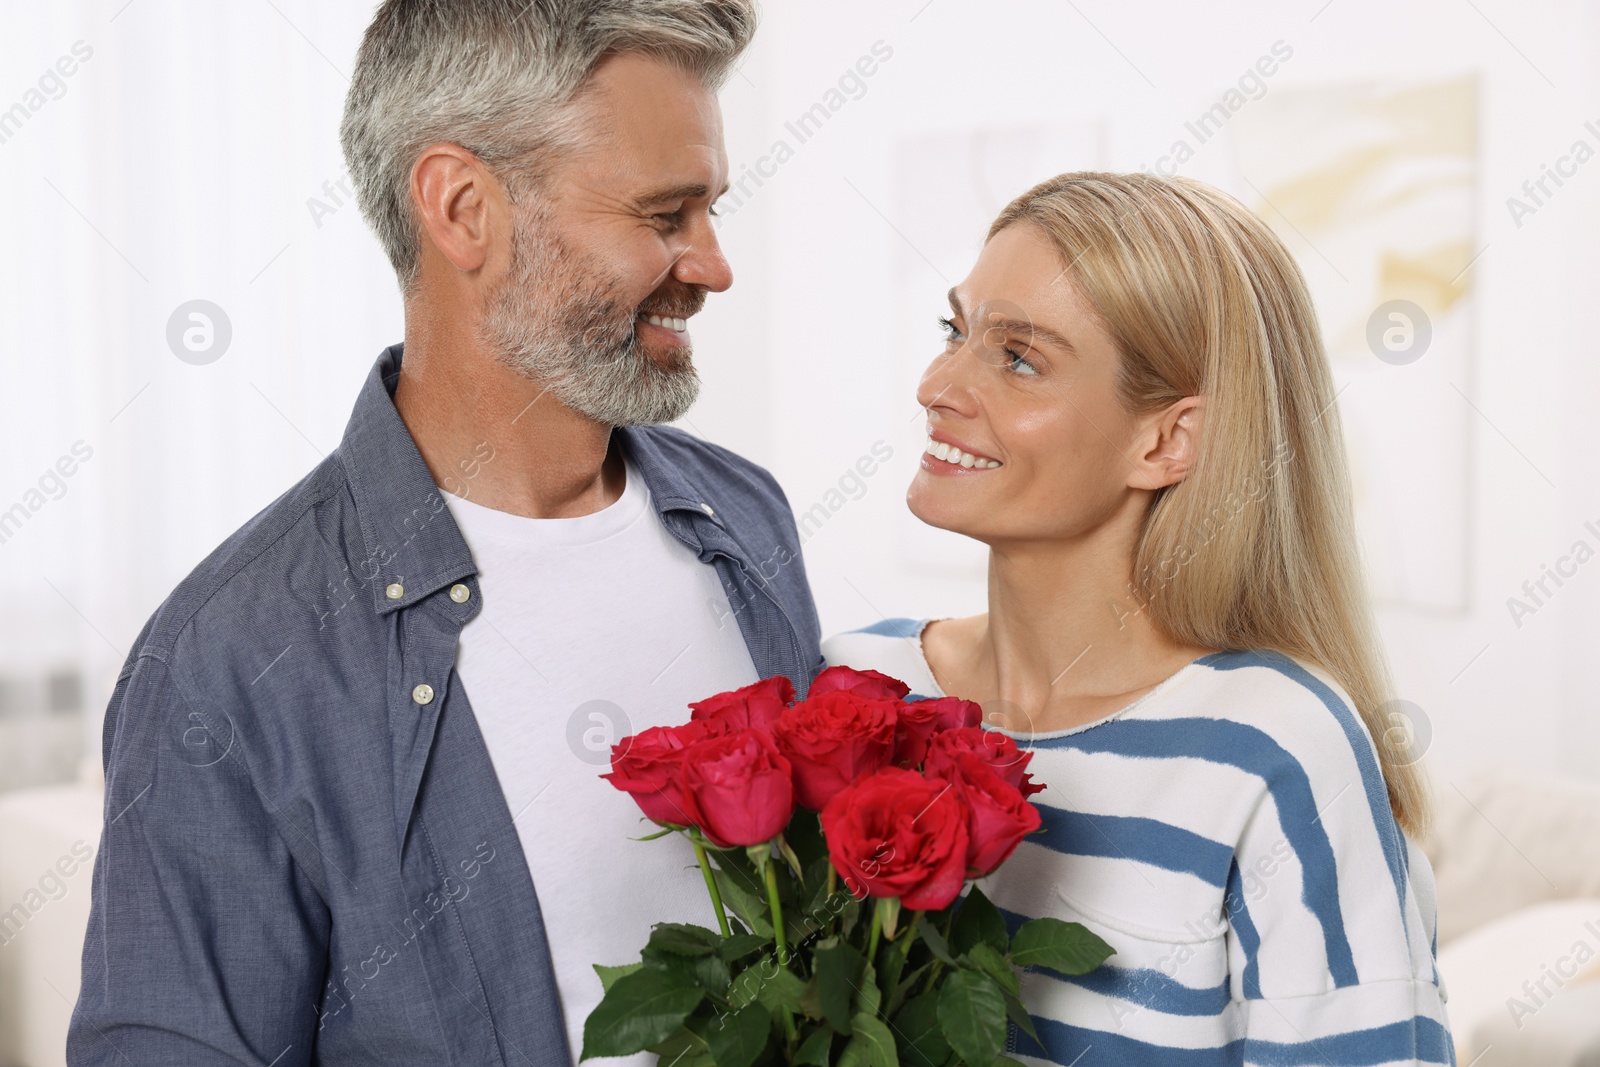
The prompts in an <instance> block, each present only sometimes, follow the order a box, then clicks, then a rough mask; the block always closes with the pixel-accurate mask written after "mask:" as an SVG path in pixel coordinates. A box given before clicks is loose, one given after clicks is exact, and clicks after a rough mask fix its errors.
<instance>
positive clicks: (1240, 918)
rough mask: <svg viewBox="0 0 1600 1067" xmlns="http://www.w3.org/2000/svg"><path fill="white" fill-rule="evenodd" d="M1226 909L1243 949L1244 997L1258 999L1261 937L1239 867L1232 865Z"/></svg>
mask: <svg viewBox="0 0 1600 1067" xmlns="http://www.w3.org/2000/svg"><path fill="white" fill-rule="evenodd" d="M1224 903H1225V904H1226V906H1227V909H1228V922H1229V923H1231V924H1232V925H1233V932H1234V933H1235V934H1236V935H1238V938H1239V947H1240V948H1242V949H1244V960H1245V963H1244V975H1243V982H1244V995H1245V996H1246V997H1259V996H1260V995H1261V959H1260V953H1261V935H1260V934H1259V933H1257V932H1256V924H1255V922H1254V920H1252V919H1251V918H1250V907H1249V905H1248V904H1246V903H1245V899H1244V881H1243V879H1241V878H1240V877H1239V865H1238V864H1237V863H1235V864H1233V866H1232V868H1231V869H1230V870H1229V871H1228V895H1227V897H1226V898H1225V900H1224Z"/></svg>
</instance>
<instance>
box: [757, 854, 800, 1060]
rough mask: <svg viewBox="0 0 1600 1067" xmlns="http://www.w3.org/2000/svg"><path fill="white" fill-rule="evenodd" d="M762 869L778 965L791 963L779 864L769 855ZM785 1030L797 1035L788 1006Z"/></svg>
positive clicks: (792, 1035) (784, 1011)
mask: <svg viewBox="0 0 1600 1067" xmlns="http://www.w3.org/2000/svg"><path fill="white" fill-rule="evenodd" d="M761 866H762V870H763V872H764V873H765V874H766V876H767V906H768V907H769V908H771V909H772V939H773V940H774V941H775V942H777V945H778V966H780V967H787V966H788V965H789V948H788V946H787V944H785V942H784V937H783V905H782V904H781V903H779V902H778V869H777V868H778V865H777V864H776V863H774V862H773V861H772V858H771V857H770V856H769V857H768V858H767V862H766V863H763V864H762V865H761ZM783 1032H784V1033H785V1034H787V1035H788V1037H789V1040H790V1041H791V1042H792V1041H794V1039H795V1037H796V1036H797V1034H796V1032H795V1028H794V1015H793V1013H791V1012H790V1011H789V1009H788V1008H787V1007H785V1008H784V1009H783Z"/></svg>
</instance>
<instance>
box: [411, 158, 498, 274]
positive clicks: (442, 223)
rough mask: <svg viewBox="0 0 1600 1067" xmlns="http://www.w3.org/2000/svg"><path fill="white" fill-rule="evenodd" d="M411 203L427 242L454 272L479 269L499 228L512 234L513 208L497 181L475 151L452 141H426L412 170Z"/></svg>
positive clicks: (493, 242) (493, 244)
mask: <svg viewBox="0 0 1600 1067" xmlns="http://www.w3.org/2000/svg"><path fill="white" fill-rule="evenodd" d="M411 202H412V204H413V206H414V207H415V210H416V214H417V223H418V225H419V226H420V228H421V230H422V237H423V244H424V249H423V252H424V256H426V252H427V249H426V246H427V245H429V244H431V245H432V246H433V247H434V248H436V249H437V250H438V252H439V254H440V255H441V256H443V257H444V258H445V259H446V260H447V261H449V262H450V263H451V264H452V265H453V266H454V267H455V268H456V269H457V270H459V271H463V272H468V273H470V272H473V271H477V270H481V269H482V268H483V266H484V265H485V264H486V263H487V262H488V261H489V259H490V257H491V256H492V255H493V253H494V250H495V236H496V234H497V232H502V231H503V232H506V233H509V232H510V225H509V222H510V218H511V206H510V204H509V202H508V201H507V200H506V196H505V189H504V188H503V187H502V186H501V184H500V182H499V180H498V179H496V178H495V176H494V175H493V174H492V173H491V172H490V171H489V168H488V167H486V166H484V164H483V161H482V160H481V159H479V158H478V157H477V156H476V155H474V154H473V153H471V152H469V151H467V150H466V149H465V148H462V147H461V146H460V145H455V144H435V145H429V146H428V147H427V148H424V149H423V150H422V153H421V155H419V156H418V157H417V162H416V163H415V165H413V166H412V168H411Z"/></svg>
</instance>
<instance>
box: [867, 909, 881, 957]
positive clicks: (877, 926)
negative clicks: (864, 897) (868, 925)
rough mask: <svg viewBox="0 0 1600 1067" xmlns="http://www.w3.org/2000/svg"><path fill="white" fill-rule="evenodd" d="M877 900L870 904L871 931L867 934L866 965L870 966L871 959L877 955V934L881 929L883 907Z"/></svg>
mask: <svg viewBox="0 0 1600 1067" xmlns="http://www.w3.org/2000/svg"><path fill="white" fill-rule="evenodd" d="M879 904H880V902H879V901H873V905H872V931H871V932H870V933H869V934H867V966H869V967H870V966H872V961H873V960H874V959H875V958H877V955H878V934H879V933H880V932H881V931H882V930H883V909H882V908H881V907H880V906H879Z"/></svg>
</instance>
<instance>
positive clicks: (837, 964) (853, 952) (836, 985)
mask: <svg viewBox="0 0 1600 1067" xmlns="http://www.w3.org/2000/svg"><path fill="white" fill-rule="evenodd" d="M812 959H813V961H814V966H815V971H816V975H817V1000H818V1002H819V1003H820V1004H821V1006H822V1017H823V1018H825V1019H827V1020H828V1022H829V1024H830V1025H831V1026H832V1027H833V1028H834V1030H836V1031H837V1032H839V1033H841V1034H849V1033H850V1032H851V1030H850V1016H852V1015H854V1014H855V1012H854V1010H853V1008H852V1005H853V1003H854V1001H855V997H856V990H857V989H859V988H860V986H861V973H862V972H863V971H865V970H866V969H867V958H866V957H865V956H863V955H862V954H861V953H860V951H859V950H857V949H856V948H855V946H853V945H846V944H840V943H839V942H837V941H834V940H833V939H831V938H830V939H829V940H828V941H825V942H823V943H822V944H820V945H818V947H817V950H816V953H815V954H814V955H813V956H812Z"/></svg>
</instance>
